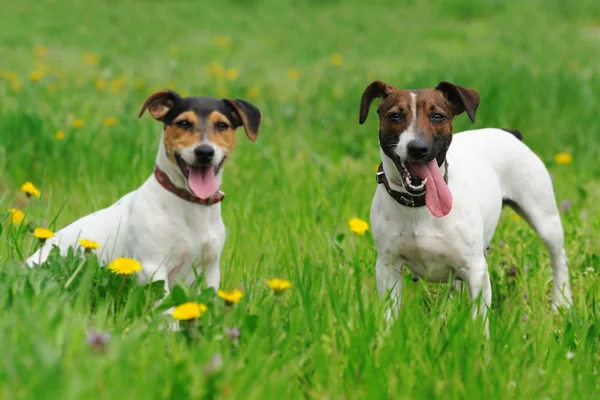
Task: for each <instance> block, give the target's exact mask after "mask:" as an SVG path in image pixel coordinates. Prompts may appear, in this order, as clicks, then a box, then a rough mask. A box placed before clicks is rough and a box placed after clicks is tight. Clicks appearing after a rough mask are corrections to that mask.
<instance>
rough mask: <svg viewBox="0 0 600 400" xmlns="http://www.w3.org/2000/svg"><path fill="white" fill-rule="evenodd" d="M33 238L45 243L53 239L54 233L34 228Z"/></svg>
mask: <svg viewBox="0 0 600 400" xmlns="http://www.w3.org/2000/svg"><path fill="white" fill-rule="evenodd" d="M33 236H35V237H36V238H38V239H40V240H41V241H46V240H47V239H50V238H52V237H54V232H52V231H51V230H50V229H48V228H35V229H34V230H33Z"/></svg>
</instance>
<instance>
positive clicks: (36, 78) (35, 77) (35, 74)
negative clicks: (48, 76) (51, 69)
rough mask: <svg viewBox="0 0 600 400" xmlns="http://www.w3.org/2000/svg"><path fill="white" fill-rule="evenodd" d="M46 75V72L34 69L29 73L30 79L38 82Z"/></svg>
mask: <svg viewBox="0 0 600 400" xmlns="http://www.w3.org/2000/svg"><path fill="white" fill-rule="evenodd" d="M43 77H44V74H43V73H42V72H41V71H33V72H32V73H30V74H29V80H30V81H31V82H37V81H39V80H40V79H42V78H43Z"/></svg>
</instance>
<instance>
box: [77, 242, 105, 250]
mask: <svg viewBox="0 0 600 400" xmlns="http://www.w3.org/2000/svg"><path fill="white" fill-rule="evenodd" d="M79 244H80V245H81V246H82V247H83V248H84V249H85V250H96V249H99V248H100V247H101V246H100V244H99V243H98V242H94V241H93V240H88V239H79Z"/></svg>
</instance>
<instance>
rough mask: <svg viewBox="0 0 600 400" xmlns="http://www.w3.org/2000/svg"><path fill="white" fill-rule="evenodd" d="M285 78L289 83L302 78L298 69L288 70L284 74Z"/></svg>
mask: <svg viewBox="0 0 600 400" xmlns="http://www.w3.org/2000/svg"><path fill="white" fill-rule="evenodd" d="M285 76H286V77H287V78H288V79H289V80H290V81H297V80H298V79H300V77H301V76H302V71H301V70H299V69H298V68H290V69H288V70H287V71H286V72H285Z"/></svg>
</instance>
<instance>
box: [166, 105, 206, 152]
mask: <svg viewBox="0 0 600 400" xmlns="http://www.w3.org/2000/svg"><path fill="white" fill-rule="evenodd" d="M183 120H186V121H188V122H190V123H191V124H192V125H191V126H190V127H189V128H181V127H180V126H179V125H177V122H180V121H183ZM201 140H202V131H201V128H200V118H198V116H197V115H196V113H195V112H193V111H186V112H183V113H181V114H180V115H178V116H177V118H175V119H174V120H173V123H172V124H169V125H166V126H165V134H164V144H165V149H166V150H167V156H168V157H169V159H170V160H171V161H172V162H174V163H175V162H176V161H175V153H178V152H181V151H182V150H183V149H184V148H186V147H189V146H193V145H194V144H200V141H201Z"/></svg>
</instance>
